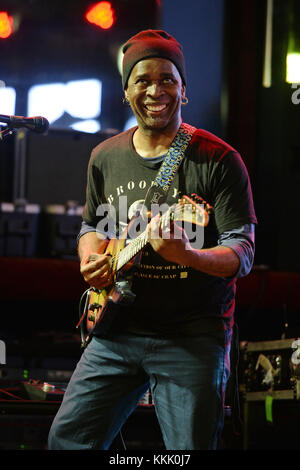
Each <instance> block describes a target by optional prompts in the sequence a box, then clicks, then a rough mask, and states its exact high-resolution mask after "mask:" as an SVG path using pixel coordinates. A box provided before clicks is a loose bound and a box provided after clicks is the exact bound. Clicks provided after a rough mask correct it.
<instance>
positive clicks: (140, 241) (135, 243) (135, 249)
mask: <svg viewBox="0 0 300 470" xmlns="http://www.w3.org/2000/svg"><path fill="white" fill-rule="evenodd" d="M147 243H148V237H147V233H146V231H145V232H142V233H141V234H140V235H139V236H138V237H137V238H135V239H134V240H132V241H131V242H130V243H129V244H128V245H127V246H126V247H125V248H123V250H121V251H120V252H119V253H118V255H117V262H116V268H115V271H119V270H120V269H122V268H123V266H125V264H127V263H128V262H129V261H130V260H131V259H132V258H133V257H134V256H135V255H137V254H138V253H139V251H141V250H142V249H143V248H144V246H146V245H147Z"/></svg>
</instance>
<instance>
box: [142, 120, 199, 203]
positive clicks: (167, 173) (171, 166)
mask: <svg viewBox="0 0 300 470" xmlns="http://www.w3.org/2000/svg"><path fill="white" fill-rule="evenodd" d="M195 131H196V128H195V127H193V126H190V125H189V124H186V123H182V124H181V126H180V128H179V130H178V132H177V134H176V136H175V137H174V140H173V142H172V144H171V146H170V148H169V150H168V153H167V155H166V156H165V159H164V161H163V163H162V165H161V167H160V169H159V171H158V173H157V175H156V178H155V181H154V183H153V185H152V186H151V188H149V190H148V191H147V194H146V197H145V202H144V205H145V206H146V207H147V208H148V209H150V208H151V204H159V205H161V204H163V203H164V202H165V201H166V199H167V195H168V191H169V189H170V186H171V184H172V181H173V178H174V176H175V174H176V172H177V171H178V169H179V167H180V164H181V162H182V160H183V157H184V155H185V151H186V149H187V148H188V146H189V143H190V141H191V139H192V137H193V135H194V132H195Z"/></svg>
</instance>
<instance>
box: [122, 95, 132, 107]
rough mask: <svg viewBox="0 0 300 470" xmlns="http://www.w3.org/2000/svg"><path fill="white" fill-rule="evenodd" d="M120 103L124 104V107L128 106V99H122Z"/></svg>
mask: <svg viewBox="0 0 300 470" xmlns="http://www.w3.org/2000/svg"><path fill="white" fill-rule="evenodd" d="M122 103H123V104H125V105H128V106H130V103H129V101H128V99H127V98H126V96H124V97H123V99H122Z"/></svg>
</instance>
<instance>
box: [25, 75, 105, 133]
mask: <svg viewBox="0 0 300 470" xmlns="http://www.w3.org/2000/svg"><path fill="white" fill-rule="evenodd" d="M101 101H102V82H101V81H100V80H97V79H93V78H91V79H85V80H71V81H69V82H67V83H46V84H42V85H34V86H32V87H31V88H30V89H29V92H28V110H27V115H28V116H39V115H41V116H45V117H47V119H48V121H49V123H50V124H54V125H55V122H56V121H59V120H60V119H63V120H64V119H66V118H67V117H68V116H69V117H70V118H71V121H72V120H74V119H73V118H75V119H76V122H73V123H72V122H71V123H70V124H65V123H64V124H62V121H61V123H60V124H58V125H59V127H61V126H62V127H65V126H66V127H72V128H74V129H77V130H84V131H85V132H97V131H98V130H100V129H101V126H100V123H98V124H97V121H96V118H99V116H100V114H101ZM77 119H82V121H77Z"/></svg>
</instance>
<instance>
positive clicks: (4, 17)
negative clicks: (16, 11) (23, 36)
mask: <svg viewBox="0 0 300 470" xmlns="http://www.w3.org/2000/svg"><path fill="white" fill-rule="evenodd" d="M12 33H13V17H12V16H9V15H8V13H7V11H0V38H2V39H7V38H8V37H9V36H11V35H12Z"/></svg>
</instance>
